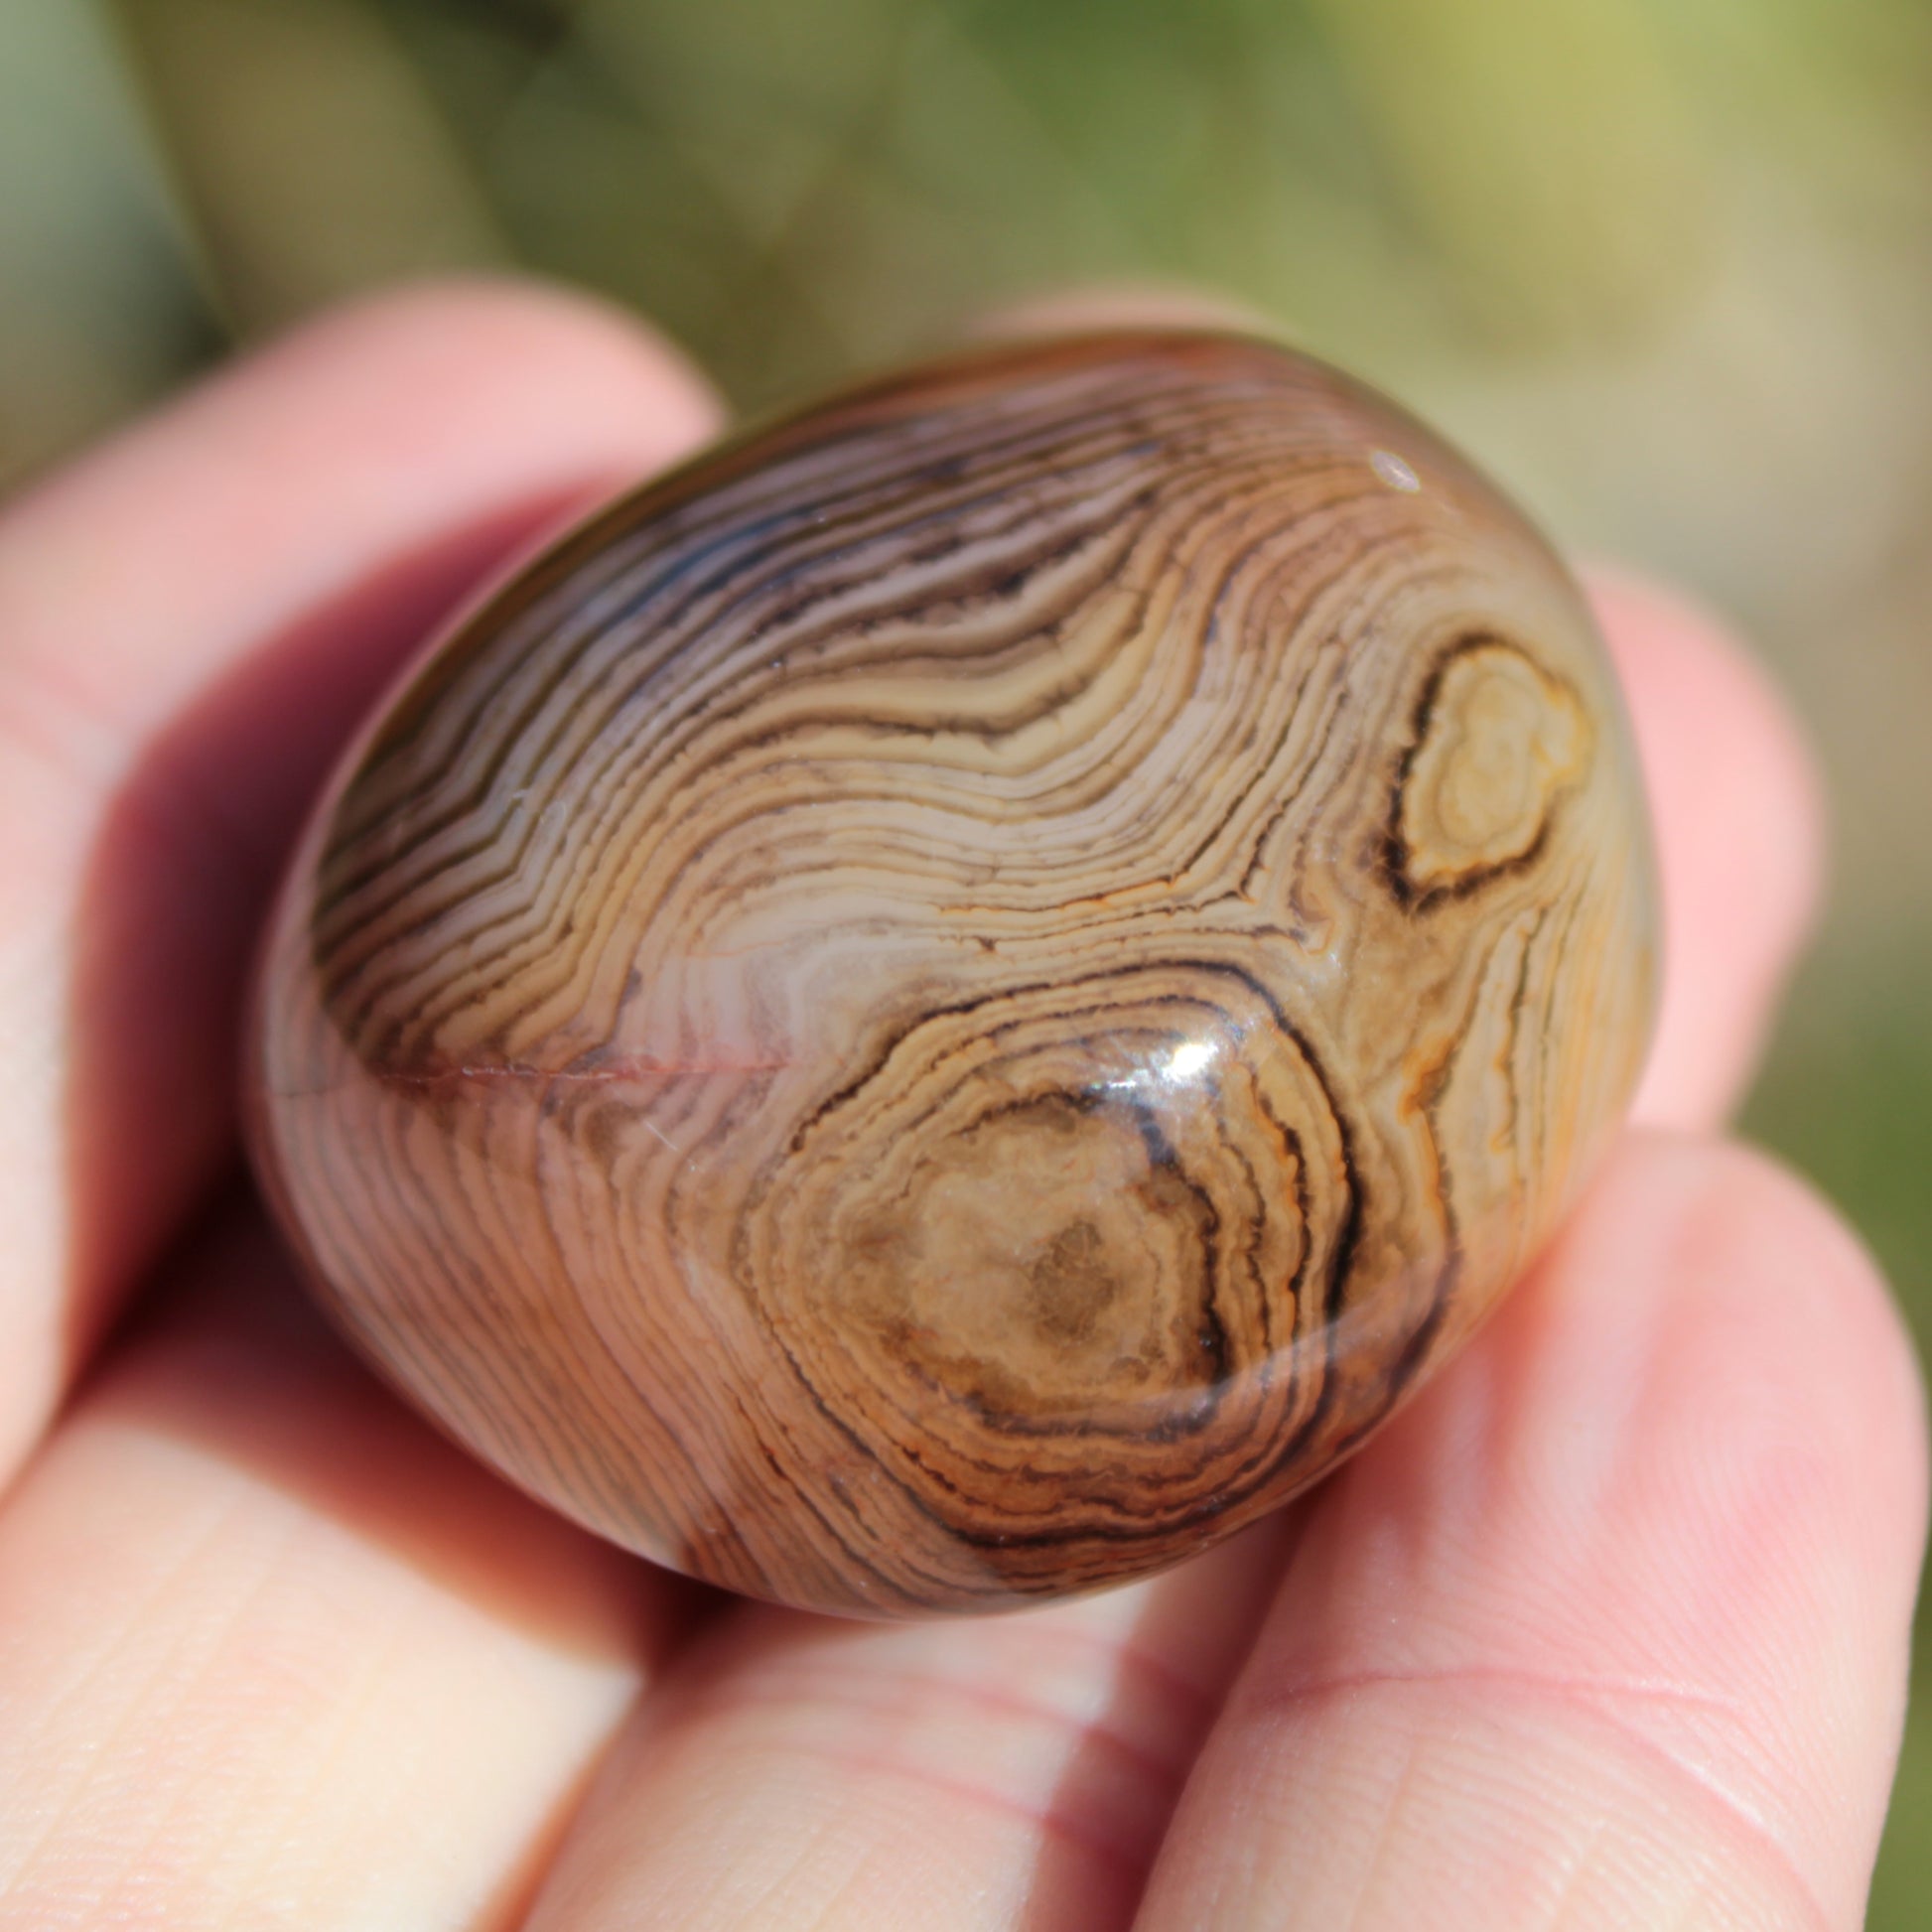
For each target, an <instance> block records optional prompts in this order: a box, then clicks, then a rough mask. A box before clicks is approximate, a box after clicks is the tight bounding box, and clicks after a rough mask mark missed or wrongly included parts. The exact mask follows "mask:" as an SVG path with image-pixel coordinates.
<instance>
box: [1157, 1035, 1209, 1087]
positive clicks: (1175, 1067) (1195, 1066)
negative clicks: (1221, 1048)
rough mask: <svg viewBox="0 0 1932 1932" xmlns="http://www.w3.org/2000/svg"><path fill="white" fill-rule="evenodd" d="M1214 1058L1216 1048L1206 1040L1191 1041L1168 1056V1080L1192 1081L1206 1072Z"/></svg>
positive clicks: (1176, 1048) (1177, 1047)
mask: <svg viewBox="0 0 1932 1932" xmlns="http://www.w3.org/2000/svg"><path fill="white" fill-rule="evenodd" d="M1213 1058H1214V1048H1213V1047H1212V1046H1210V1045H1209V1044H1208V1043H1207V1041H1206V1040H1204V1039H1190V1040H1189V1041H1188V1042H1187V1043H1186V1044H1185V1045H1184V1046H1176V1047H1175V1048H1174V1049H1173V1052H1172V1053H1170V1054H1169V1055H1168V1067H1167V1073H1168V1078H1169V1079H1170V1080H1191V1079H1192V1078H1193V1077H1194V1076H1195V1075H1196V1074H1197V1073H1204V1072H1206V1070H1207V1068H1208V1066H1209V1065H1210V1063H1211V1062H1212V1061H1213Z"/></svg>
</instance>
